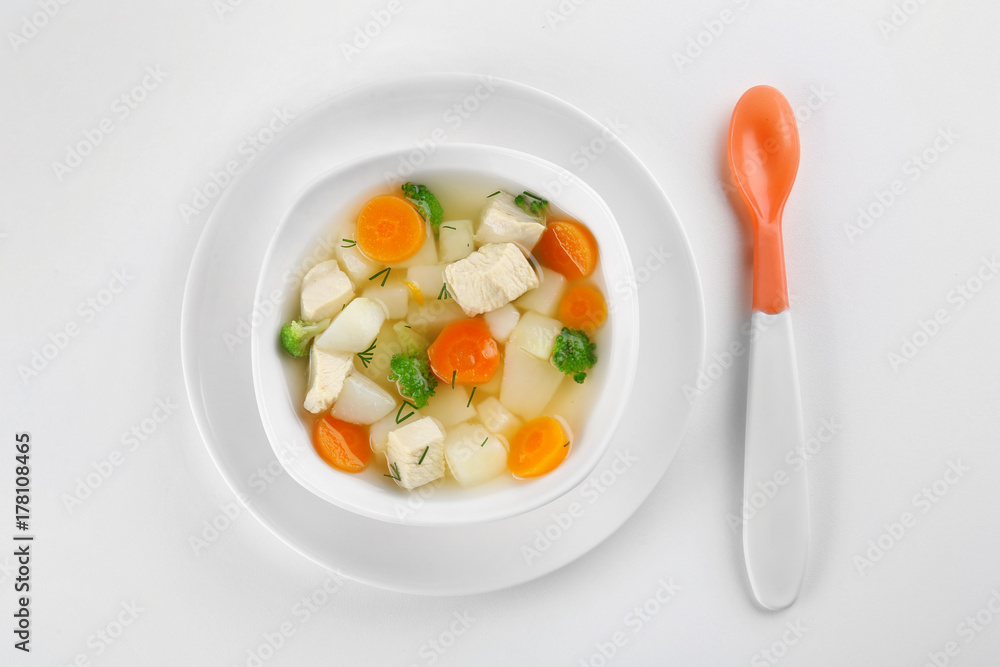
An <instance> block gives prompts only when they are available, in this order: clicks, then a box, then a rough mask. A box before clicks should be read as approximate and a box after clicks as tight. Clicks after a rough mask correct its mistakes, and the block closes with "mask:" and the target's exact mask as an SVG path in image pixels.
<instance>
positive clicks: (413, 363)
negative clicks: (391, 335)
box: [389, 354, 438, 410]
mask: <svg viewBox="0 0 1000 667" xmlns="http://www.w3.org/2000/svg"><path fill="white" fill-rule="evenodd" d="M389 368H391V369H392V374H391V375H390V376H389V381H390V382H395V383H396V386H397V387H398V388H399V393H400V394H402V395H403V396H406V397H407V398H410V399H412V400H413V406H414V407H415V408H417V409H418V410H419V409H420V408H422V407H424V406H425V405H427V399H429V398H430V397H431V396H433V395H434V389H435V388H436V387H437V384H438V382H437V378H436V377H434V375H433V373H431V365H430V362H428V361H427V355H425V354H418V355H409V354H394V355H392V361H390V362H389Z"/></svg>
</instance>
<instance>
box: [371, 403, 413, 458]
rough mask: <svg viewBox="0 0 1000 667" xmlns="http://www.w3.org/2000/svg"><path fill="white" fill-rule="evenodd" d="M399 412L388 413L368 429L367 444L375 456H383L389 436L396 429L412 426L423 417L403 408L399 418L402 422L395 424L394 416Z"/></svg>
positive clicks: (411, 409) (408, 408)
mask: <svg viewBox="0 0 1000 667" xmlns="http://www.w3.org/2000/svg"><path fill="white" fill-rule="evenodd" d="M398 412H399V411H398V410H397V411H395V412H390V413H389V414H387V415H386V416H385V417H382V419H379V420H378V421H377V422H375V423H374V424H372V425H371V426H370V427H368V436H369V444H370V445H371V448H372V451H373V452H375V453H376V454H385V448H386V446H387V445H388V444H389V434H390V433H391V432H393V431H395V430H396V429H398V428H402V427H403V426H407V425H408V424H412V423H414V422H416V421H418V420H420V419H421V418H422V417H423V415H421V414H420V413H419V412H417V411H416V410H414V409H413V408H411V407H409V406H405V407H404V408H403V410H402V413H401V414H399V417H400V419H401V420H402V421H400V422H398V423H397V422H396V415H397V413H398Z"/></svg>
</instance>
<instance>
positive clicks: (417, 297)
mask: <svg viewBox="0 0 1000 667" xmlns="http://www.w3.org/2000/svg"><path fill="white" fill-rule="evenodd" d="M403 284H404V285H406V288H407V289H408V290H410V294H411V295H413V300H414V301H416V302H417V305H418V306H422V305H424V293H423V292H421V291H420V287H418V286H417V284H416V283H411V282H410V281H409V280H404V281H403Z"/></svg>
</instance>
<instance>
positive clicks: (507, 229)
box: [476, 192, 545, 252]
mask: <svg viewBox="0 0 1000 667" xmlns="http://www.w3.org/2000/svg"><path fill="white" fill-rule="evenodd" d="M544 231H545V225H543V224H542V222H541V220H539V219H538V218H536V217H535V216H533V215H531V214H530V213H527V212H526V211H525V210H524V209H522V208H521V207H520V206H518V205H517V204H515V203H514V196H513V195H509V194H507V193H506V192H501V193H499V194H496V195H493V196H492V197H490V198H489V199H487V200H486V206H484V207H483V213H482V217H481V218H480V220H479V228H478V229H476V243H478V244H479V245H485V244H487V243H516V244H517V245H519V246H521V247H523V248H524V249H525V250H526V251H527V252H531V249H532V248H534V247H535V244H536V243H538V239H539V237H541V235H542V232H544Z"/></svg>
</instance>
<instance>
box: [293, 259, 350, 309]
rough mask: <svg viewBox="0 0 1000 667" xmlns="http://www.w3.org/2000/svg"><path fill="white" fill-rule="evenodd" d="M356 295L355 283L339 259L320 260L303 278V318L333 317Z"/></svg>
mask: <svg viewBox="0 0 1000 667" xmlns="http://www.w3.org/2000/svg"><path fill="white" fill-rule="evenodd" d="M353 297H354V285H353V284H352V283H351V279H350V278H348V277H347V274H346V273H344V272H343V271H341V270H340V266H339V265H338V264H337V260H335V259H329V260H327V261H325V262H320V263H319V264H317V265H316V266H314V267H313V268H311V269H309V272H308V273H306V275H305V276H304V277H303V278H302V301H301V310H302V319H304V320H309V321H311V322H316V321H317V320H325V319H326V318H328V317H333V316H334V315H336V314H337V313H339V312H340V309H341V308H343V307H344V304H346V303H347V302H348V301H350V300H351V299H352V298H353Z"/></svg>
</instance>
